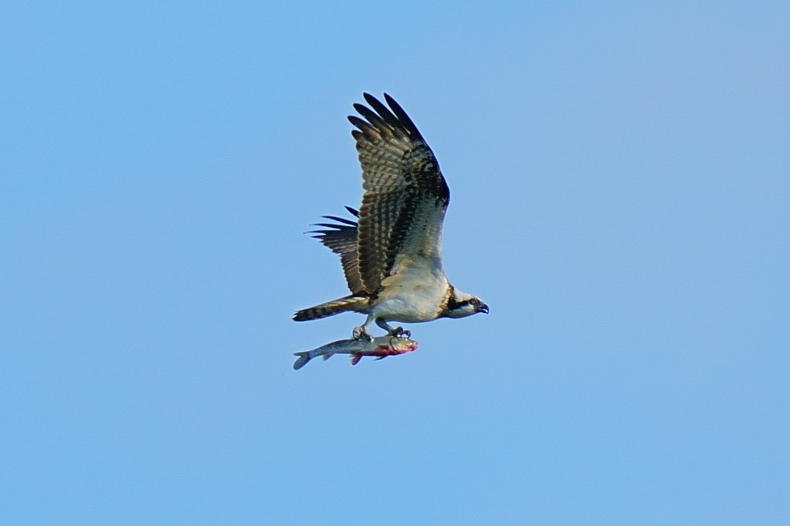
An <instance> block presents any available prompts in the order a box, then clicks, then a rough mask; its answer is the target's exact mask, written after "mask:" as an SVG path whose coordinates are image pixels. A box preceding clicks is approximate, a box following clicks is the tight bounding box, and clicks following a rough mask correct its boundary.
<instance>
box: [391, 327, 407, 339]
mask: <svg viewBox="0 0 790 526" xmlns="http://www.w3.org/2000/svg"><path fill="white" fill-rule="evenodd" d="M390 334H391V335H392V336H394V337H395V338H411V331H407V330H406V329H404V328H403V327H395V328H394V329H392V331H391V332H390Z"/></svg>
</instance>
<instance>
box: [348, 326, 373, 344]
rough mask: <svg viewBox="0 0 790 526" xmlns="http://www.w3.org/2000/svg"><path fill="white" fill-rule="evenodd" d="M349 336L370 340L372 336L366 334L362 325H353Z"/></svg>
mask: <svg viewBox="0 0 790 526" xmlns="http://www.w3.org/2000/svg"><path fill="white" fill-rule="evenodd" d="M351 337H352V338H353V339H355V340H366V341H371V340H372V339H373V337H372V336H371V335H370V334H368V331H366V330H365V328H364V327H355V328H354V331H353V332H352V333H351Z"/></svg>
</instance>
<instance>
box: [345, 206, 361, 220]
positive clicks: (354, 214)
mask: <svg viewBox="0 0 790 526" xmlns="http://www.w3.org/2000/svg"><path fill="white" fill-rule="evenodd" d="M345 208H346V210H348V211H349V212H350V213H351V215H353V216H354V217H359V210H357V209H356V208H351V207H350V206H347V207H345Z"/></svg>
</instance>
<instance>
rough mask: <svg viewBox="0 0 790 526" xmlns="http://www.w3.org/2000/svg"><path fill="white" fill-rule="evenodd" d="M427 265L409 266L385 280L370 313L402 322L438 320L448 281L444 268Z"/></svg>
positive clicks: (377, 316) (388, 319)
mask: <svg viewBox="0 0 790 526" xmlns="http://www.w3.org/2000/svg"><path fill="white" fill-rule="evenodd" d="M427 266H428V265H425V266H423V265H410V266H409V267H408V268H404V269H403V270H402V271H401V272H398V273H396V274H395V275H393V276H390V277H389V278H387V279H386V280H384V282H382V285H383V290H382V291H381V293H380V294H379V296H378V298H377V299H376V302H375V304H374V305H373V308H372V309H371V313H372V314H373V315H374V316H375V317H376V318H384V319H385V320H387V321H397V322H402V323H419V322H423V321H431V320H435V319H436V318H437V317H438V316H439V314H440V313H441V309H442V304H443V303H444V300H445V295H446V294H447V287H448V283H447V278H446V277H445V276H444V272H442V270H441V268H439V269H436V268H435V267H434V268H426V267H427Z"/></svg>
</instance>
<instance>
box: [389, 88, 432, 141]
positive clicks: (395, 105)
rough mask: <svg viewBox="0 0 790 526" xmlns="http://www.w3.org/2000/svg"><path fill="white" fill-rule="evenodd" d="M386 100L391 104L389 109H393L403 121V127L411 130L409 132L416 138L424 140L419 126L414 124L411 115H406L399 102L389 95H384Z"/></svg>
mask: <svg viewBox="0 0 790 526" xmlns="http://www.w3.org/2000/svg"><path fill="white" fill-rule="evenodd" d="M384 100H386V101H387V104H389V107H390V108H392V111H393V112H394V113H395V115H396V116H397V117H398V119H399V120H400V121H401V123H402V124H403V126H404V127H405V128H406V129H407V130H409V132H410V133H411V134H412V135H414V137H415V138H419V139H421V140H423V139H422V135H421V134H420V131H419V130H418V129H417V125H416V124H414V121H412V120H411V117H409V115H408V114H407V113H406V110H404V109H403V108H402V107H401V105H400V104H398V102H397V101H396V100H395V99H393V98H392V97H391V96H390V95H389V94H388V93H385V94H384Z"/></svg>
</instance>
